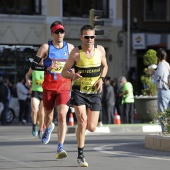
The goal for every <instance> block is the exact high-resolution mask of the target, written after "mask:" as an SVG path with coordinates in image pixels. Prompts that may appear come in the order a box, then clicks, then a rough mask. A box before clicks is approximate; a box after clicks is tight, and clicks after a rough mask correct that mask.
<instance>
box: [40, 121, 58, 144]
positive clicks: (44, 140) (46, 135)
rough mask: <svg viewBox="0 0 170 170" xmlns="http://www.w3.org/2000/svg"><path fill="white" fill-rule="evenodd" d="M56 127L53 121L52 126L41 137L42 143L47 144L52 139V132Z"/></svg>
mask: <svg viewBox="0 0 170 170" xmlns="http://www.w3.org/2000/svg"><path fill="white" fill-rule="evenodd" d="M54 128H55V125H54V123H51V125H50V127H49V128H46V129H45V132H44V134H43V135H42V139H41V141H42V143H44V144H47V143H48V142H49V141H50V137H51V133H52V131H53V130H54Z"/></svg>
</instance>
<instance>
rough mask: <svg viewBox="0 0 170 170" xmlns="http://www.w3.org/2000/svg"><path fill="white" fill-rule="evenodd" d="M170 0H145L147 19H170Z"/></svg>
mask: <svg viewBox="0 0 170 170" xmlns="http://www.w3.org/2000/svg"><path fill="white" fill-rule="evenodd" d="M168 11H169V12H170V0H145V20H152V21H153V20H154V21H167V20H169V17H168Z"/></svg>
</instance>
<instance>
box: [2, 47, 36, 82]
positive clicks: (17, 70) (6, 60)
mask: <svg viewBox="0 0 170 170" xmlns="http://www.w3.org/2000/svg"><path fill="white" fill-rule="evenodd" d="M38 48H39V47H38V46H22V45H21V46H19V45H18V46H16V45H13V46H10V45H0V81H1V80H2V79H3V77H9V78H10V80H11V81H13V82H16V80H17V77H19V76H20V75H25V74H26V72H27V71H28V69H29V67H30V61H29V58H32V57H33V56H35V55H36V53H37V50H38Z"/></svg>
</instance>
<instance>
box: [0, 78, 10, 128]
mask: <svg viewBox="0 0 170 170" xmlns="http://www.w3.org/2000/svg"><path fill="white" fill-rule="evenodd" d="M0 96H1V97H0V101H1V102H2V103H3V105H4V109H3V111H2V114H1V124H2V125H6V124H7V118H6V117H7V113H8V110H9V103H10V100H11V92H10V89H9V79H8V78H4V79H3V82H2V84H1V85H0Z"/></svg>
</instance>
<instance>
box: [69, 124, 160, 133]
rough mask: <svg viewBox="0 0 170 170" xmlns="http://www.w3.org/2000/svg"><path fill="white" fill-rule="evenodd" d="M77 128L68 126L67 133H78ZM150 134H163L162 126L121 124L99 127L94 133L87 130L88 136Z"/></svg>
mask: <svg viewBox="0 0 170 170" xmlns="http://www.w3.org/2000/svg"><path fill="white" fill-rule="evenodd" d="M76 128H77V126H68V127H67V133H76ZM148 132H162V129H161V126H160V125H150V124H144V125H142V124H123V125H122V124H121V125H110V126H100V127H99V126H98V127H97V128H96V130H95V131H94V132H90V131H88V130H86V134H88V133H89V134H90V133H112V134H118V133H148Z"/></svg>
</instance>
